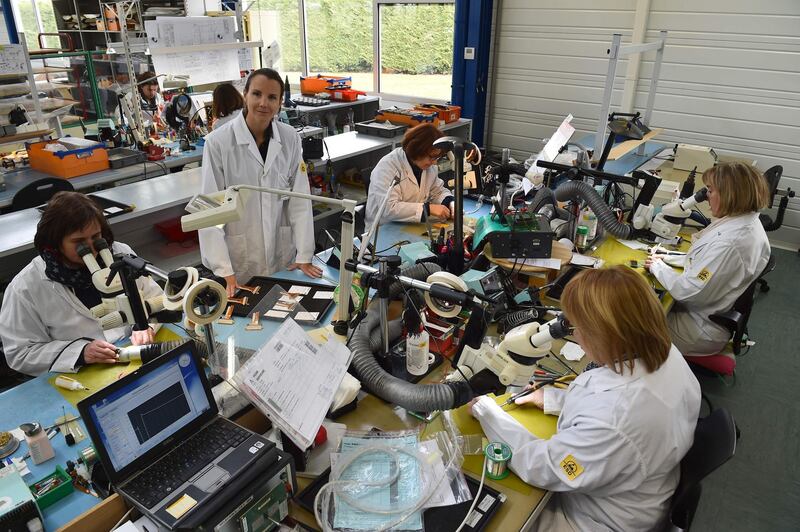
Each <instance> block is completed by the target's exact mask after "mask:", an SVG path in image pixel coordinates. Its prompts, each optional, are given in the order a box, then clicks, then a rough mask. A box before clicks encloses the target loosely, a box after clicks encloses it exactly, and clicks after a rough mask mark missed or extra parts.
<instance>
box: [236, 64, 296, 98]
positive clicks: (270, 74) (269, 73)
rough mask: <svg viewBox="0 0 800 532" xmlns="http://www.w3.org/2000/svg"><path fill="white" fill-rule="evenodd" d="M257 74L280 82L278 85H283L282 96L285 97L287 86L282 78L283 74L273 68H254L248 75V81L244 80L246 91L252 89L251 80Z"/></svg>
mask: <svg viewBox="0 0 800 532" xmlns="http://www.w3.org/2000/svg"><path fill="white" fill-rule="evenodd" d="M256 76H264V77H265V78H267V79H271V80H274V81H277V82H278V85H280V86H281V98H283V91H284V90H285V89H286V86H285V85H284V84H283V80H282V79H281V75H280V74H278V72H277V71H275V70H272V69H271V68H259V69H258V70H253V71H252V72H251V73H250V75H249V76H247V81H245V82H244V92H245V93H247V91H249V90H250V81H252V79H253V78H254V77H256Z"/></svg>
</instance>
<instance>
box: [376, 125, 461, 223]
mask: <svg viewBox="0 0 800 532" xmlns="http://www.w3.org/2000/svg"><path fill="white" fill-rule="evenodd" d="M442 136H444V134H443V133H442V132H441V131H440V130H439V129H438V128H437V127H436V126H434V125H433V124H420V125H418V126H416V127H414V128H412V129H409V130H408V131H407V132H406V134H405V137H403V143H402V145H401V147H399V148H397V149H395V150H394V151H392V152H391V153H389V154H387V155H385V156H384V157H383V158H382V159H381V160H380V161H378V164H377V165H375V168H374V169H373V170H372V173H371V174H370V182H369V194H368V196H367V214H366V217H365V221H366V225H367V227H369V226H370V225H371V224H372V221H373V220H374V219H375V218H376V217H377V216H378V211H379V210H380V206H381V203H383V199H384V198H385V197H386V193H387V191H388V190H389V186H390V185H391V183H392V181H393V180H394V178H395V177H396V176H400V183H398V184H397V185H395V187H394V188H393V189H392V191H391V192H390V196H389V202H388V203H387V204H386V210H385V211H384V213H383V217H382V218H381V223H385V222H412V223H419V222H424V221H425V218H426V214H427V212H430V216H431V218H432V219H435V220H446V219H448V218H452V217H453V213H452V212H451V208H452V205H451V204H452V203H453V195H452V194H450V191H449V190H447V187H445V186H444V182H443V181H442V180H441V179H439V170H438V168H437V167H436V161H438V160H439V157H441V156H442V151H441V150H439V149H437V148H434V147H433V143H434V141H436V140H437V139H439V138H441V137H442Z"/></svg>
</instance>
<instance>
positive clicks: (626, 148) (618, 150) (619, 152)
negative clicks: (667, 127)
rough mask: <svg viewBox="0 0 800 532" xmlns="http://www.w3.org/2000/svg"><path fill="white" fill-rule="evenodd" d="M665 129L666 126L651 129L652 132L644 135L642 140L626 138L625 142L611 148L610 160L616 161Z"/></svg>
mask: <svg viewBox="0 0 800 532" xmlns="http://www.w3.org/2000/svg"><path fill="white" fill-rule="evenodd" d="M663 131H664V128H661V127H655V128H653V129H651V130H650V133H648V134H647V135H645V136H644V137H642V140H626V141H625V142H620V143H619V144H617V145H616V146H614V147H613V148H611V151H610V152H609V154H608V160H609V161H616V160H617V159H619V158H620V157H622V156H623V155H625V154H626V153H628V152H630V151H633V150H634V149H635V148H638V147H639V146H640V145H641V144H644V143H645V142H647V141H649V140H652V139H653V137H655V136H656V135H658V134H660V133H662V132H663Z"/></svg>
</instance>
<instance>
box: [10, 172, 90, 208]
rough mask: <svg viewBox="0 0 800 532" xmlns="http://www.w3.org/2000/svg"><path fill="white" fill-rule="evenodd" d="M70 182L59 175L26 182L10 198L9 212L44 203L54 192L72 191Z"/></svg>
mask: <svg viewBox="0 0 800 532" xmlns="http://www.w3.org/2000/svg"><path fill="white" fill-rule="evenodd" d="M73 190H75V188H74V187H73V186H72V183H70V182H69V181H67V180H66V179H62V178H60V177H43V178H41V179H37V180H36V181H33V182H32V183H28V184H27V185H25V186H24V187H22V188H21V189H20V190H18V191H17V193H16V194H14V198H13V199H12V200H11V212H14V211H21V210H23V209H30V208H32V207H38V206H39V205H44V204H45V203H47V202H48V201H50V198H52V197H53V196H54V195H55V194H56V192H62V191H67V192H72V191H73Z"/></svg>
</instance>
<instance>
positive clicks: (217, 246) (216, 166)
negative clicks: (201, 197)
mask: <svg viewBox="0 0 800 532" xmlns="http://www.w3.org/2000/svg"><path fill="white" fill-rule="evenodd" d="M224 149H225V146H218V145H217V143H216V142H213V140H212V139H210V138H209V139H208V140H206V144H205V146H204V147H203V164H202V167H201V170H202V177H203V180H202V185H201V186H202V188H201V189H200V192H201V193H202V194H210V193H213V192H218V191H220V190H224V189H225V187H226V183H225V174H224V172H223V169H222V157H223V153H222V151H223V150H224ZM198 236H199V240H200V255H201V256H202V258H203V263H204V264H205V265H206V266H207V267H208V268H209V269H210V270H211V271H213V272H214V274H215V275H218V276H220V277H228V276H230V275H233V274H234V273H235V272H234V271H233V266H232V265H231V258H230V255H229V253H228V246H227V244H226V243H225V230H224V229H223V228H221V227H207V228H205V229H200V230H199V231H198Z"/></svg>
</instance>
